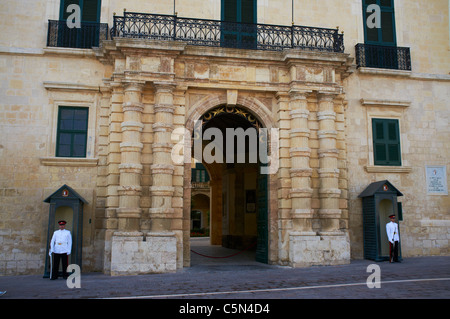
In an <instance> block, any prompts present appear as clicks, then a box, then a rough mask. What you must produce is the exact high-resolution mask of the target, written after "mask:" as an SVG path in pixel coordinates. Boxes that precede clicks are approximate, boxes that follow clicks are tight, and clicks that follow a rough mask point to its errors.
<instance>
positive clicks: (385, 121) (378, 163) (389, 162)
mask: <svg viewBox="0 0 450 319" xmlns="http://www.w3.org/2000/svg"><path fill="white" fill-rule="evenodd" d="M377 122H378V123H382V124H383V134H384V138H383V139H379V138H377V134H376V123H377ZM389 123H395V130H396V132H395V135H396V140H395V141H396V143H395V145H396V146H397V153H398V160H397V161H393V160H391V159H390V152H389V145H394V143H392V142H390V141H392V140H389V138H388V135H389V134H388V124H389ZM371 125H372V147H373V163H374V165H375V166H397V167H398V166H402V147H401V144H402V143H401V134H400V121H399V119H395V118H380V117H373V118H371ZM377 144H384V148H385V152H386V159H385V160H379V159H378V158H377V147H376V145H377Z"/></svg>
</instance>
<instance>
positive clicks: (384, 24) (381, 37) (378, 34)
mask: <svg viewBox="0 0 450 319" xmlns="http://www.w3.org/2000/svg"><path fill="white" fill-rule="evenodd" d="M371 4H376V5H378V6H380V9H381V28H379V29H377V28H373V29H370V28H369V27H368V26H367V18H368V17H369V16H370V15H371V13H367V7H368V6H369V5H371ZM363 19H364V21H363V22H364V37H365V43H366V44H376V45H385V46H396V45H397V39H396V35H395V33H396V31H395V12H394V0H364V1H363Z"/></svg>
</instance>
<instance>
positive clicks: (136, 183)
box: [117, 82, 144, 232]
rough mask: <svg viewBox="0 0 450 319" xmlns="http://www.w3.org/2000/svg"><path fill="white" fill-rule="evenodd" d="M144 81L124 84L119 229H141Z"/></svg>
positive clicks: (127, 230) (126, 230) (118, 190)
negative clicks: (142, 101) (142, 99)
mask: <svg viewBox="0 0 450 319" xmlns="http://www.w3.org/2000/svg"><path fill="white" fill-rule="evenodd" d="M143 86H144V84H143V83H141V82H127V83H125V84H124V102H123V121H122V123H121V125H120V127H121V131H122V143H120V152H121V162H120V165H119V172H120V185H119V187H118V189H117V192H118V194H119V208H118V209H117V217H118V218H119V225H118V230H119V231H125V232H133V231H134V232H136V231H139V230H140V229H139V221H140V217H141V208H140V196H141V191H142V188H141V174H142V164H141V153H142V148H143V144H142V143H141V131H142V129H143V127H144V125H143V124H142V120H141V114H142V111H143V108H144V107H143V104H142V103H141V98H142V89H143Z"/></svg>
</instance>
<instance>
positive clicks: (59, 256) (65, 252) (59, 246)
mask: <svg viewBox="0 0 450 319" xmlns="http://www.w3.org/2000/svg"><path fill="white" fill-rule="evenodd" d="M58 224H59V230H57V231H55V232H54V233H53V237H52V240H51V241H50V252H49V256H51V255H52V253H53V267H52V273H51V276H50V280H54V279H57V278H58V271H59V262H60V261H62V267H63V278H67V266H68V264H69V257H68V256H69V255H70V253H71V252H72V235H71V234H70V231H68V230H66V229H65V228H66V221H65V220H60V221H59V222H58Z"/></svg>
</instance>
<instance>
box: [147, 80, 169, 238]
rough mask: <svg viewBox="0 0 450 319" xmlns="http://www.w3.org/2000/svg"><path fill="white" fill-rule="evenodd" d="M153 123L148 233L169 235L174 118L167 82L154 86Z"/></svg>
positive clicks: (157, 83) (156, 83)
mask: <svg viewBox="0 0 450 319" xmlns="http://www.w3.org/2000/svg"><path fill="white" fill-rule="evenodd" d="M154 85H155V89H156V92H155V122H154V124H153V126H152V127H153V132H154V143H153V145H152V147H153V165H151V167H150V168H151V172H152V178H153V184H152V186H151V187H150V194H151V197H152V200H151V208H150V209H149V215H150V219H151V226H150V230H151V232H167V231H171V222H172V220H171V219H172V215H173V214H174V209H173V207H172V197H173V195H174V191H175V188H174V187H173V174H174V169H175V167H174V165H173V161H172V158H171V151H172V147H173V144H172V141H171V134H172V131H173V128H174V126H173V117H174V110H175V107H174V92H173V91H174V89H175V84H174V83H171V82H155V83H154Z"/></svg>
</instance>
